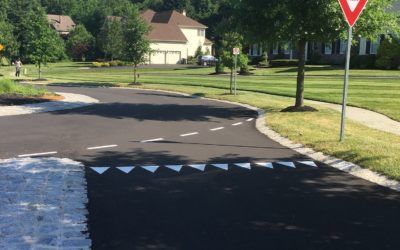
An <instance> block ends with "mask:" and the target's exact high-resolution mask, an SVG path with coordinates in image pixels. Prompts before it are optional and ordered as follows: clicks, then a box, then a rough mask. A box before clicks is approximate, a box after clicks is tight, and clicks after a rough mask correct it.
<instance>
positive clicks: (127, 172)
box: [117, 167, 135, 174]
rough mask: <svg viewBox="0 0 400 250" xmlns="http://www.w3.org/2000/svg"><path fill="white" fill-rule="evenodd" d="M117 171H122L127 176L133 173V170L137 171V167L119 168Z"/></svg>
mask: <svg viewBox="0 0 400 250" xmlns="http://www.w3.org/2000/svg"><path fill="white" fill-rule="evenodd" d="M117 169H119V170H121V171H122V172H124V173H125V174H129V173H130V172H132V170H134V169H135V167H117Z"/></svg>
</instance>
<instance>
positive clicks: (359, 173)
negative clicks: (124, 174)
mask: <svg viewBox="0 0 400 250" xmlns="http://www.w3.org/2000/svg"><path fill="white" fill-rule="evenodd" d="M127 89H132V88H127ZM134 90H138V89H134ZM139 90H144V91H154V92H164V93H172V94H178V95H182V96H190V95H188V94H185V93H179V92H174V91H163V90H154V89H153V90H152V89H139ZM200 99H203V100H209V101H217V102H222V103H227V104H232V105H237V106H241V107H244V108H247V109H250V110H254V111H256V112H258V118H257V121H256V128H257V130H258V131H260V132H261V133H262V134H264V135H266V136H267V137H268V138H270V139H271V140H274V141H276V142H278V143H279V144H281V145H282V146H285V147H287V148H290V149H292V150H294V151H296V152H298V153H299V154H302V155H304V156H307V157H309V158H311V159H313V160H315V161H318V162H322V163H324V164H326V165H329V166H331V167H333V168H336V169H338V170H341V171H343V172H346V173H349V174H351V175H353V176H356V177H358V178H361V179H364V180H367V181H370V182H372V183H375V184H378V185H380V186H384V187H387V188H390V189H392V190H395V191H398V192H400V182H398V181H395V180H391V179H389V178H387V177H386V176H384V175H381V174H378V173H376V172H373V171H371V170H369V169H365V168H362V167H360V166H358V165H356V164H354V163H351V162H347V161H344V160H342V159H339V158H335V157H332V156H328V155H325V154H323V153H321V152H316V151H314V150H313V149H311V148H308V147H306V146H304V145H302V144H296V143H294V142H292V141H291V140H289V139H288V138H285V137H283V136H281V135H280V134H278V133H277V132H275V131H273V130H272V129H270V128H269V127H268V125H267V123H266V114H265V111H264V110H262V109H259V108H257V107H253V106H250V105H247V104H243V103H237V102H230V101H225V100H218V99H212V98H205V97H200Z"/></svg>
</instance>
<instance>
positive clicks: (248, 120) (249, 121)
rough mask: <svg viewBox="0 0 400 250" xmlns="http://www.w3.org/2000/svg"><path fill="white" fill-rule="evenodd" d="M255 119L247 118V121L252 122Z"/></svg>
mask: <svg viewBox="0 0 400 250" xmlns="http://www.w3.org/2000/svg"><path fill="white" fill-rule="evenodd" d="M253 120H254V118H250V119H247V120H246V121H247V122H251V121H253Z"/></svg>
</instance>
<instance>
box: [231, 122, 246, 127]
mask: <svg viewBox="0 0 400 250" xmlns="http://www.w3.org/2000/svg"><path fill="white" fill-rule="evenodd" d="M242 124H243V122H238V123H234V124H232V126H239V125H242Z"/></svg>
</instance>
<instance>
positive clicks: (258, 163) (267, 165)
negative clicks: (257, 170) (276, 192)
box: [256, 162, 274, 169]
mask: <svg viewBox="0 0 400 250" xmlns="http://www.w3.org/2000/svg"><path fill="white" fill-rule="evenodd" d="M256 164H257V165H258V166H261V167H264V168H271V169H273V168H274V165H273V164H272V163H271V162H257V163H256Z"/></svg>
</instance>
